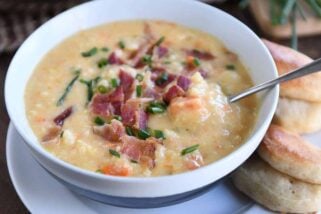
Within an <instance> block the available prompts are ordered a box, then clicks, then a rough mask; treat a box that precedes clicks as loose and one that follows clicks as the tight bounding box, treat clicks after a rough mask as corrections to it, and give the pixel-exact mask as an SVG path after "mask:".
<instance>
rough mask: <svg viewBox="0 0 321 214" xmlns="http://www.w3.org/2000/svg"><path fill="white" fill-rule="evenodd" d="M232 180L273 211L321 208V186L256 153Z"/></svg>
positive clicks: (236, 172)
mask: <svg viewBox="0 0 321 214" xmlns="http://www.w3.org/2000/svg"><path fill="white" fill-rule="evenodd" d="M232 179H233V183H234V185H235V186H236V187H237V188H238V189H239V190H240V191H242V192H243V193H245V194H246V195H247V196H249V197H251V198H252V199H253V200H255V201H256V202H258V203H260V204H262V205H264V206H265V207H267V208H269V209H271V210H273V211H278V212H290V213H307V212H315V211H317V210H319V209H320V208H321V186H320V185H316V184H310V183H305V182H303V181H300V180H297V179H295V178H292V177H290V176H288V175H286V174H283V173H281V172H279V171H277V170H275V169H273V168H272V167H271V166H270V165H269V164H267V163H265V162H264V161H263V160H261V159H260V158H259V157H257V156H253V157H251V158H250V159H249V160H248V161H247V162H245V163H244V164H243V165H242V166H241V167H239V168H238V169H237V170H236V171H235V172H234V174H233V175H232Z"/></svg>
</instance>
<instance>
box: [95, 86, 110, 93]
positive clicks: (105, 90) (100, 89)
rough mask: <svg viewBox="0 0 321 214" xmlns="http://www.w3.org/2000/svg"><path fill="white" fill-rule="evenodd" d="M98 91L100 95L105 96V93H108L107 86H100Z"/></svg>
mask: <svg viewBox="0 0 321 214" xmlns="http://www.w3.org/2000/svg"><path fill="white" fill-rule="evenodd" d="M97 90H98V91H99V93H101V94H105V93H107V92H108V89H107V87H105V86H103V85H100V86H98V88H97Z"/></svg>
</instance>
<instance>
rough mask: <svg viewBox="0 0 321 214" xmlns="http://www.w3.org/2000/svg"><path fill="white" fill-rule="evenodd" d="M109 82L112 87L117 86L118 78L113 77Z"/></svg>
mask: <svg viewBox="0 0 321 214" xmlns="http://www.w3.org/2000/svg"><path fill="white" fill-rule="evenodd" d="M110 84H111V86H112V87H113V88H117V87H118V86H119V80H118V79H116V78H113V79H111V80H110Z"/></svg>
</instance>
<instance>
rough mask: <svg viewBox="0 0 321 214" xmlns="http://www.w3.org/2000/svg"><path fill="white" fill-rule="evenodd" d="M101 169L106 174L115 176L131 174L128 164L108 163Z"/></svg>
mask: <svg viewBox="0 0 321 214" xmlns="http://www.w3.org/2000/svg"><path fill="white" fill-rule="evenodd" d="M101 171H102V172H103V173H104V174H106V175H115V176H129V174H130V172H131V170H130V168H128V167H126V166H121V165H115V164H108V165H106V166H104V167H103V168H101Z"/></svg>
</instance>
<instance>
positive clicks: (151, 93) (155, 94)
mask: <svg viewBox="0 0 321 214" xmlns="http://www.w3.org/2000/svg"><path fill="white" fill-rule="evenodd" d="M161 96H162V95H161V93H160V91H159V90H157V89H156V88H146V89H145V90H144V94H143V97H149V98H154V99H156V100H158V99H159V98H161Z"/></svg>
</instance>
